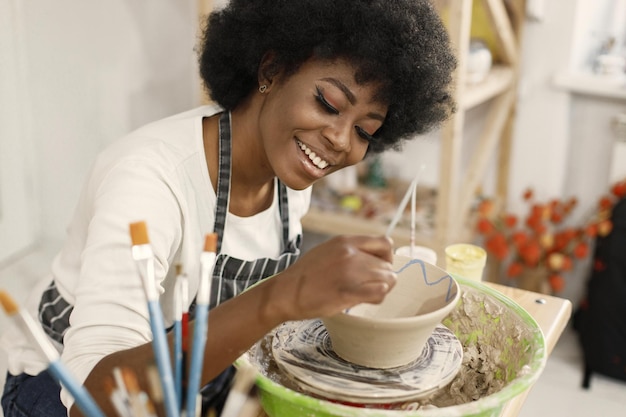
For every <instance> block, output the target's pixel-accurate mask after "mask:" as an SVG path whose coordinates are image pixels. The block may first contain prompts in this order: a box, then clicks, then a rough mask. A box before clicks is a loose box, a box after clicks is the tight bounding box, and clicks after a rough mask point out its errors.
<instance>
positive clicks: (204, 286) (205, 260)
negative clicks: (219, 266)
mask: <svg viewBox="0 0 626 417" xmlns="http://www.w3.org/2000/svg"><path fill="white" fill-rule="evenodd" d="M215 258H216V254H215V252H202V253H201V254H200V265H201V279H200V284H199V286H198V295H197V297H196V302H197V303H198V304H205V305H206V304H209V302H210V301H211V300H210V298H211V274H212V273H213V266H214V264H215Z"/></svg>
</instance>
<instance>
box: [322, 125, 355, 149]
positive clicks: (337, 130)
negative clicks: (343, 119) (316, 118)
mask: <svg viewBox="0 0 626 417" xmlns="http://www.w3.org/2000/svg"><path fill="white" fill-rule="evenodd" d="M350 129H351V126H349V125H348V124H347V123H342V124H340V123H337V124H333V125H328V126H326V127H325V128H324V129H322V135H324V137H325V138H326V140H328V142H329V143H330V145H331V147H332V148H333V150H335V151H348V150H350Z"/></svg>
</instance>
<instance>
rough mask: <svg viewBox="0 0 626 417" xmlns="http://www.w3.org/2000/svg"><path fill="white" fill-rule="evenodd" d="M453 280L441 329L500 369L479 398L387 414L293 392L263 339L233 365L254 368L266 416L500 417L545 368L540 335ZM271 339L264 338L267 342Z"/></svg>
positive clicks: (395, 407) (490, 297) (497, 297)
mask: <svg viewBox="0 0 626 417" xmlns="http://www.w3.org/2000/svg"><path fill="white" fill-rule="evenodd" d="M455 279H456V281H457V282H458V283H459V285H460V287H461V290H462V293H463V294H462V296H461V299H460V300H459V303H458V304H457V305H456V307H455V308H454V310H453V311H452V312H451V313H450V314H449V315H448V316H447V317H446V318H445V319H444V320H443V324H445V325H446V326H447V327H448V328H449V329H450V330H452V331H453V332H454V334H455V335H456V336H457V337H458V338H459V340H460V341H461V343H462V344H463V348H464V350H467V351H472V350H476V348H477V347H493V349H491V350H488V351H487V353H488V355H487V357H486V359H485V360H486V363H488V364H492V365H494V366H496V367H497V368H498V369H499V370H500V371H499V372H495V373H493V374H492V377H493V379H494V380H495V381H498V382H499V383H500V385H499V386H497V385H496V386H494V387H493V388H492V389H490V390H488V391H485V392H483V393H481V396H480V398H478V399H464V398H461V399H459V400H458V402H457V403H456V404H446V403H445V402H441V403H437V402H433V404H434V405H435V406H436V407H432V406H424V407H421V406H419V407H418V408H417V409H416V404H401V403H396V404H389V406H388V407H387V409H380V408H363V407H359V406H355V405H346V404H339V403H337V402H335V401H329V400H326V399H323V398H318V397H315V396H313V395H311V394H308V393H305V392H302V391H300V390H299V389H298V387H294V386H293V385H292V384H291V381H290V379H289V378H288V377H286V376H284V375H283V374H282V373H281V372H280V371H278V370H276V366H275V364H273V361H272V358H271V352H269V353H268V352H267V349H264V348H263V346H264V342H266V341H265V340H264V341H261V342H259V343H257V344H255V345H254V346H253V347H252V348H251V349H250V351H248V352H247V353H246V354H244V355H243V356H242V357H241V358H240V359H239V360H238V361H237V363H238V364H240V363H241V364H251V365H253V366H254V367H256V368H257V369H258V371H259V373H258V374H257V381H256V382H257V386H258V387H259V394H260V398H261V404H262V406H263V409H264V411H265V413H266V414H267V415H268V416H270V417H291V416H314V417H450V416H457V417H460V416H463V417H470V416H471V417H499V416H500V415H501V414H502V410H503V409H504V406H505V405H506V404H507V403H509V402H510V401H511V400H512V399H514V398H515V397H517V396H519V395H522V393H524V392H525V391H527V390H528V389H529V388H530V387H531V386H532V385H533V384H534V383H535V381H536V380H537V379H538V378H539V376H540V375H541V371H542V370H543V368H544V367H545V363H546V348H545V339H544V336H543V332H542V331H541V328H540V327H539V325H538V324H537V322H536V321H535V320H534V319H533V318H532V317H531V316H530V315H529V314H528V313H527V312H526V310H524V309H523V308H522V307H520V306H519V305H518V304H517V303H515V302H514V301H512V300H511V299H509V298H508V297H506V296H504V295H503V294H502V293H500V292H498V291H496V290H494V289H492V288H490V287H488V286H486V285H484V284H482V283H479V282H475V281H471V280H467V279H465V278H462V277H457V276H455ZM271 337H272V334H271V333H270V334H268V336H267V338H269V340H271ZM470 371H471V369H470V367H469V365H464V367H463V368H462V369H461V372H460V373H459V376H457V379H455V380H454V381H452V382H451V383H450V384H449V386H446V387H443V388H441V390H440V392H439V393H440V394H441V395H444V394H446V393H448V392H449V391H452V390H453V389H452V387H454V386H455V384H457V383H458V382H459V380H458V378H460V375H465V376H466V379H467V384H470V385H474V382H475V380H474V379H472V378H471V377H470V378H467V375H468V374H470V376H471V372H470ZM478 376H480V377H483V376H484V375H483V374H481V375H478V374H477V377H478ZM455 392H456V391H455ZM439 393H438V394H439Z"/></svg>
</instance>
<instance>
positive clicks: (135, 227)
mask: <svg viewBox="0 0 626 417" xmlns="http://www.w3.org/2000/svg"><path fill="white" fill-rule="evenodd" d="M130 238H131V240H132V242H133V245H145V244H147V243H150V239H148V228H147V227H146V222H143V221H142V222H136V223H131V224H130Z"/></svg>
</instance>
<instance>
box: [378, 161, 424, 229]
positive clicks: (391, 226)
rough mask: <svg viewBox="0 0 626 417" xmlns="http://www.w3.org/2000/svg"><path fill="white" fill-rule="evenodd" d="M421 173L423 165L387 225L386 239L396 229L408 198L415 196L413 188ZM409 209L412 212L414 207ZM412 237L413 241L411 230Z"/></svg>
mask: <svg viewBox="0 0 626 417" xmlns="http://www.w3.org/2000/svg"><path fill="white" fill-rule="evenodd" d="M422 171H424V165H422V166H420V170H419V171H418V173H417V175H416V176H415V178H414V179H413V181H411V184H410V185H409V188H408V189H407V190H406V193H405V194H404V197H402V201H401V202H400V204H399V205H398V208H397V210H396V214H395V216H394V217H393V219H392V220H391V223H389V226H388V227H387V231H386V232H385V236H387V237H389V236H391V232H393V229H394V228H395V227H396V224H397V223H398V221H399V220H400V217H402V212H404V209H405V208H406V205H407V203H408V202H409V198H411V196H414V195H415V188H416V187H417V183H418V182H419V179H420V176H421V175H422ZM411 209H412V210H414V207H411ZM411 227H412V228H414V225H413V224H412V225H411ZM412 236H413V240H415V230H412Z"/></svg>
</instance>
